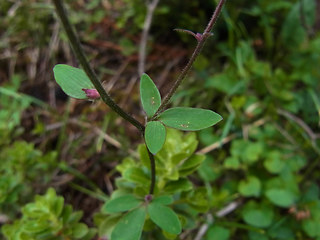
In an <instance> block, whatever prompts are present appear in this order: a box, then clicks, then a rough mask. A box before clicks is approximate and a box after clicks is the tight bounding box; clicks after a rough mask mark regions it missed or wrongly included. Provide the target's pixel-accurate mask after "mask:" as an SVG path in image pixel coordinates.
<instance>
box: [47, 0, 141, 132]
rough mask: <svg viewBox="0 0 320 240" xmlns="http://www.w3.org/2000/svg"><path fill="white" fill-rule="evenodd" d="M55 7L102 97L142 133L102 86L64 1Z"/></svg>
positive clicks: (57, 3) (80, 59)
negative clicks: (85, 52)
mask: <svg viewBox="0 0 320 240" xmlns="http://www.w3.org/2000/svg"><path fill="white" fill-rule="evenodd" d="M52 1H53V3H54V5H55V8H56V13H57V15H58V16H59V18H60V20H61V22H62V25H63V27H64V29H65V31H66V33H67V36H68V39H69V41H70V44H71V46H72V49H73V52H74V54H75V55H76V57H77V59H78V61H79V62H80V64H81V66H82V67H83V70H84V71H85V72H86V74H87V75H88V77H89V79H90V81H91V82H92V84H93V85H94V87H95V88H96V89H97V91H98V92H99V94H100V96H101V99H102V100H103V101H104V102H105V103H106V104H107V105H108V106H109V107H110V108H111V109H112V110H113V111H115V112H116V113H117V114H119V115H120V116H121V117H122V118H124V119H125V120H127V121H128V122H130V123H131V124H132V125H134V126H135V127H136V128H137V129H138V130H139V131H140V132H141V133H142V134H143V132H144V126H143V125H142V124H141V123H140V122H139V121H137V120H136V119H134V118H133V117H131V116H130V115H129V114H128V113H126V112H125V111H124V110H123V109H122V108H121V107H119V106H118V105H117V104H116V103H115V102H114V101H113V100H112V99H111V97H110V96H109V94H108V93H107V92H106V91H105V90H104V88H103V87H102V85H101V83H100V81H99V79H98V77H97V75H96V74H95V72H94V71H93V69H92V68H91V67H90V65H89V63H88V60H87V58H86V56H85V54H84V51H83V49H82V47H81V44H80V41H79V39H78V37H77V35H76V34H75V32H74V31H73V29H72V26H71V23H70V21H69V19H68V17H67V14H66V11H65V9H64V7H63V4H62V1H61V0H52Z"/></svg>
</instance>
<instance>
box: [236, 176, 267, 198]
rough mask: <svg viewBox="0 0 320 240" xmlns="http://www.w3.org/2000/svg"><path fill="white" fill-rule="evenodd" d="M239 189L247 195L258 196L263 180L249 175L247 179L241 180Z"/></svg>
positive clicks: (242, 193)
mask: <svg viewBox="0 0 320 240" xmlns="http://www.w3.org/2000/svg"><path fill="white" fill-rule="evenodd" d="M238 190H239V192H240V193H241V195H243V196H245V197H251V196H254V197H258V196H259V195H260V191H261V182H260V180H259V178H257V177H254V176H249V177H248V179H247V180H246V181H243V180H242V181H240V183H239V186H238Z"/></svg>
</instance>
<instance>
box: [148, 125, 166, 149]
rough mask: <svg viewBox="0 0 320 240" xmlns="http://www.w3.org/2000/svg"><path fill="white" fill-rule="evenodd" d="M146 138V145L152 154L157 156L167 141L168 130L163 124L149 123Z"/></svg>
mask: <svg viewBox="0 0 320 240" xmlns="http://www.w3.org/2000/svg"><path fill="white" fill-rule="evenodd" d="M144 137H145V140H146V145H147V147H148V149H149V150H150V152H152V153H153V154H156V153H157V152H159V151H160V150H161V148H162V147H163V144H164V142H165V140H166V128H165V127H164V126H163V124H162V123H161V122H158V121H151V122H148V123H147V126H146V130H145V134H144Z"/></svg>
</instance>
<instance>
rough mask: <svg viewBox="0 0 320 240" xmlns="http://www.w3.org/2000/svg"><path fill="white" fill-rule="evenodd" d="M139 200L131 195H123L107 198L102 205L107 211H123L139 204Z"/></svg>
mask: <svg viewBox="0 0 320 240" xmlns="http://www.w3.org/2000/svg"><path fill="white" fill-rule="evenodd" d="M141 202H142V201H141V200H139V199H137V198H136V197H135V196H133V195H124V196H121V197H117V198H114V199H111V200H109V201H108V202H106V203H105V204H104V206H103V207H102V208H103V209H104V210H106V212H108V213H117V212H125V211H128V210H130V209H133V208H135V207H138V206H139V205H140V204H141Z"/></svg>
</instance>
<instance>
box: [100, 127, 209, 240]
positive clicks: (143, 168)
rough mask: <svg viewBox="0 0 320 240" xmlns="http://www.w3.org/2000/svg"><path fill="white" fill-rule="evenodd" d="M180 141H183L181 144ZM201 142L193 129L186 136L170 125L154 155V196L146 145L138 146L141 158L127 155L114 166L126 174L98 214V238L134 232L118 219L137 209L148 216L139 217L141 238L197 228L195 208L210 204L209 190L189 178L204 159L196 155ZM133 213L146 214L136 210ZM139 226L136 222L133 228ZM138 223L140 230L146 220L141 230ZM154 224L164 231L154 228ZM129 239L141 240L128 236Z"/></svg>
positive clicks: (203, 208) (196, 209)
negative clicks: (160, 147) (197, 186)
mask: <svg viewBox="0 0 320 240" xmlns="http://www.w3.org/2000/svg"><path fill="white" fill-rule="evenodd" d="M177 142H179V143H180V144H178V145H177ZM197 146H198V141H197V140H196V134H195V133H188V134H183V133H182V132H179V131H177V130H174V129H171V128H168V129H167V136H166V141H165V143H164V145H163V147H162V149H161V150H160V151H159V152H158V153H157V154H156V155H155V163H156V169H157V181H156V185H155V189H154V195H153V196H151V195H149V194H148V193H149V187H148V184H146V183H147V182H148V181H149V178H150V175H151V172H150V161H149V157H148V151H147V148H146V146H145V145H144V144H141V145H139V147H138V153H139V157H138V159H134V158H130V157H128V158H125V159H124V160H123V161H122V163H121V164H119V165H118V166H117V167H116V169H117V170H118V171H119V172H120V173H121V176H122V177H121V178H118V179H117V180H116V186H117V190H115V191H114V192H113V193H112V196H111V200H110V201H107V202H106V203H105V204H104V205H103V206H102V208H101V212H100V213H97V214H96V216H95V223H96V224H97V226H98V229H99V236H101V237H107V238H110V237H111V238H113V237H114V239H118V238H117V237H115V236H117V235H118V234H121V233H125V234H128V235H130V230H127V229H126V228H124V227H123V221H124V220H121V221H119V219H120V217H121V215H120V214H119V213H120V212H126V211H132V210H133V209H142V210H141V211H143V212H146V213H148V215H149V217H148V218H147V219H146V220H145V219H144V218H143V219H141V221H142V222H145V225H144V228H143V229H144V231H145V232H144V234H143V235H142V236H143V238H142V239H151V238H153V237H157V236H161V235H163V236H165V237H167V238H169V239H174V238H175V237H176V235H177V234H179V233H180V231H181V228H182V227H183V228H186V229H189V228H193V227H195V223H196V221H197V216H196V215H193V214H191V212H205V211H207V210H208V208H209V202H208V200H207V192H206V191H205V190H204V189H203V188H195V187H194V186H193V184H192V182H191V181H190V180H189V179H188V178H187V177H188V176H189V175H190V174H191V173H193V172H194V171H196V170H197V168H198V167H199V166H200V164H201V163H202V162H203V160H204V159H205V156H204V155H201V154H196V153H195V150H196V148H197ZM168 205H169V206H170V208H169V206H168ZM171 208H173V210H174V211H175V212H173V211H172V210H171ZM135 214H137V215H140V214H142V213H140V211H136V212H135V213H134V215H135ZM177 214H178V217H177ZM127 215H129V214H128V213H127ZM127 215H126V214H124V218H122V219H126V218H127V217H126V216H127ZM129 216H131V214H130V215H129ZM117 221H119V223H117ZM180 221H181V223H180ZM135 224H136V225H137V226H134V225H135ZM140 224H141V223H140V222H132V225H133V226H132V227H133V228H136V229H141V230H142V227H143V224H141V225H142V226H141V228H140V227H139V226H140ZM155 225H157V226H159V227H160V229H162V231H159V230H156V229H155ZM113 230H114V231H113ZM161 232H162V233H161ZM137 234H138V233H137ZM139 234H141V231H140V233H139ZM126 239H139V238H136V237H135V238H130V237H126Z"/></svg>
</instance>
